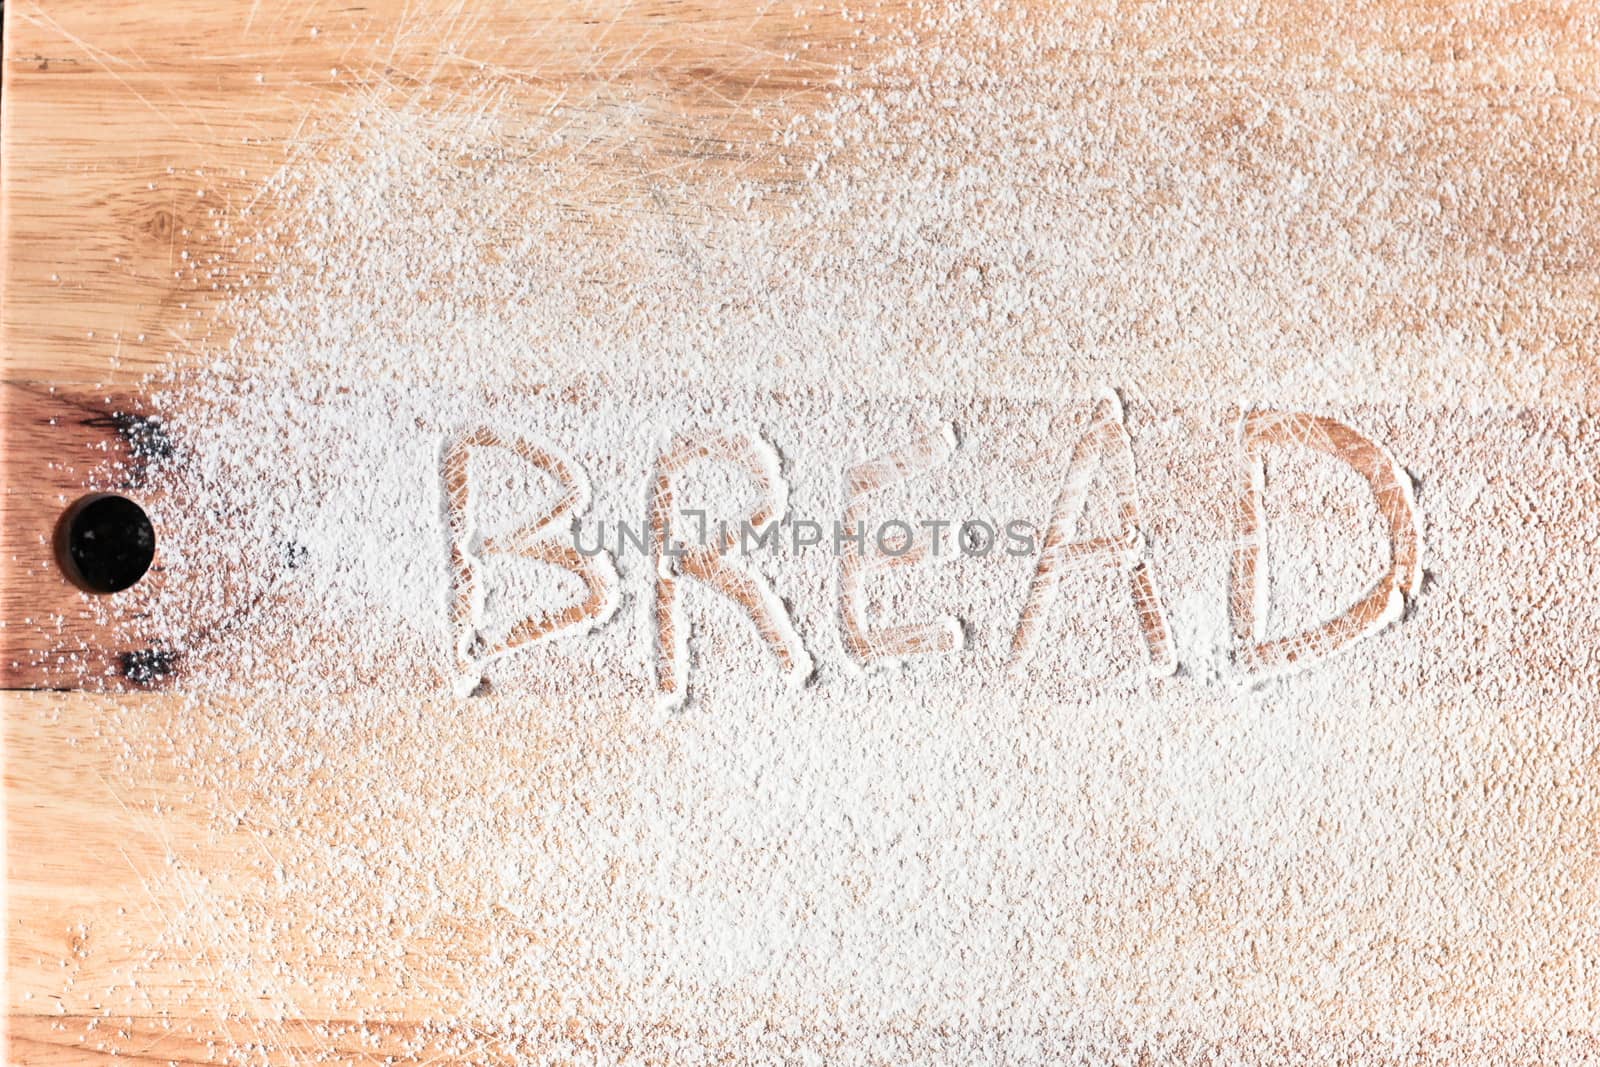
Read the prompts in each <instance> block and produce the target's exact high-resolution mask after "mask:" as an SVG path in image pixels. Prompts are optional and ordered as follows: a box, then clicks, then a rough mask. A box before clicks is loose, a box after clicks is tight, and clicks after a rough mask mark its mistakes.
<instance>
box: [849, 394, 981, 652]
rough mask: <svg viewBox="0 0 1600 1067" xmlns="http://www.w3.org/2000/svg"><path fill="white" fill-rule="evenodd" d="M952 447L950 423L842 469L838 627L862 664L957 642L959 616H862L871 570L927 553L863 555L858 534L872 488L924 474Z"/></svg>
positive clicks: (945, 648) (949, 647)
mask: <svg viewBox="0 0 1600 1067" xmlns="http://www.w3.org/2000/svg"><path fill="white" fill-rule="evenodd" d="M955 448H956V431H955V427H954V426H953V425H951V424H949V423H946V424H945V425H944V426H943V427H942V428H941V429H940V430H939V431H938V432H936V433H931V434H927V435H925V436H923V437H919V438H917V439H916V440H915V441H912V442H911V443H910V444H908V445H906V446H905V447H903V448H900V449H897V450H895V451H893V452H889V453H886V454H884V455H879V456H874V457H872V458H870V459H867V460H864V461H863V462H861V463H857V464H855V465H853V466H851V467H848V468H847V469H846V470H845V494H846V497H845V510H844V522H843V527H844V537H843V538H842V539H840V544H841V551H840V553H839V629H840V633H841V635H842V637H843V640H844V647H845V651H846V652H847V653H849V655H850V656H851V657H853V658H854V659H855V661H856V662H857V663H858V664H859V665H860V666H862V667H865V668H869V669H870V668H872V667H874V666H880V667H882V666H890V665H893V664H896V663H899V662H900V660H901V659H903V658H904V657H906V656H915V655H928V654H937V653H945V652H953V651H956V650H957V649H959V648H960V647H961V644H962V629H961V622H960V620H959V619H957V618H955V617H954V616H951V615H944V616H940V617H939V618H938V619H935V620H933V621H931V622H916V623H898V624H893V625H888V626H873V625H872V622H871V620H869V619H868V617H867V598H866V589H865V586H866V579H867V578H868V577H869V576H870V575H871V574H872V572H874V571H878V570H885V569H888V568H891V567H901V566H906V565H909V564H913V563H917V562H919V561H920V560H922V559H923V558H924V557H925V556H926V555H927V549H926V548H925V546H923V545H921V544H917V545H914V546H912V547H910V548H909V549H908V550H907V551H905V552H902V553H899V554H887V553H883V552H879V553H876V554H874V555H873V556H871V557H870V558H869V557H865V556H863V554H862V544H861V540H860V535H861V533H862V527H863V523H864V521H865V516H864V512H865V502H866V499H867V498H868V497H870V496H871V495H872V494H873V493H876V492H878V491H880V490H883V489H887V488H888V487H890V486H892V485H897V484H899V483H900V482H904V481H907V480H908V479H911V478H916V477H919V476H922V475H924V474H926V473H927V472H928V471H930V470H932V469H933V468H935V467H937V466H939V465H941V464H943V463H945V462H947V461H948V460H949V459H950V456H951V455H952V454H953V453H954V452H955Z"/></svg>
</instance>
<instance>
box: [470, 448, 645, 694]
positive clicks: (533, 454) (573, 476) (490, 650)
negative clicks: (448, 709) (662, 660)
mask: <svg viewBox="0 0 1600 1067" xmlns="http://www.w3.org/2000/svg"><path fill="white" fill-rule="evenodd" d="M486 448H497V449H505V450H507V451H509V452H511V453H513V454H514V455H516V456H518V457H519V458H521V459H522V460H523V461H525V462H526V463H528V464H529V465H530V466H532V467H534V468H536V469H538V470H540V471H542V472H544V473H545V474H547V475H549V476H550V478H552V479H553V480H554V481H555V482H556V484H557V485H559V486H560V487H561V495H560V496H559V497H558V498H557V500H556V502H555V503H554V504H553V505H551V506H550V507H549V508H547V509H546V510H545V511H544V513H543V514H541V515H539V516H538V517H536V518H534V519H533V520H531V521H529V522H527V523H524V524H523V525H522V526H519V527H517V528H516V529H515V530H512V531H511V532H509V533H506V534H499V535H495V536H482V535H480V533H479V531H478V529H477V527H476V524H475V522H474V519H473V508H472V500H473V494H472V486H471V484H470V479H469V477H468V460H469V459H470V457H471V454H472V452H473V451H474V450H476V449H486ZM441 467H442V470H443V474H444V488H445V506H446V511H447V519H448V525H449V529H450V589H451V592H450V596H451V625H452V628H453V630H454V632H455V634H456V665H457V670H458V674H457V683H456V684H457V689H458V690H459V691H461V692H463V693H467V692H471V691H472V690H473V689H475V688H477V686H478V685H480V684H481V682H482V680H483V672H484V670H485V669H486V668H487V667H488V665H489V663H490V662H491V661H492V660H495V659H498V658H499V657H501V656H504V655H507V654H508V653H510V652H514V651H516V650H517V649H519V648H522V647H525V646H527V645H532V644H537V643H539V642H542V641H548V640H550V639H551V638H555V637H560V636H565V635H576V634H582V633H587V632H589V631H590V630H592V629H594V628H595V627H596V626H599V625H601V624H602V623H604V622H605V621H606V620H607V619H609V618H610V617H611V615H612V614H613V613H614V612H615V611H616V609H617V584H618V583H617V571H616V567H615V566H614V565H613V564H612V561H611V558H610V556H609V555H607V554H605V553H594V554H583V553H580V552H578V550H577V549H576V548H574V547H573V546H571V545H569V544H565V543H563V542H561V541H560V540H557V539H556V538H555V537H553V536H552V533H553V526H554V524H555V523H556V521H557V520H558V519H561V518H563V517H565V516H569V515H573V514H576V513H580V512H582V511H583V510H584V509H586V508H587V507H588V506H589V488H588V484H587V483H586V482H585V481H584V479H583V478H582V477H581V475H580V474H579V473H578V471H577V469H576V468H575V467H574V466H573V465H572V464H570V463H568V462H567V461H566V460H564V459H562V458H560V457H559V456H557V455H555V454H554V453H553V452H551V451H549V450H547V449H545V448H541V447H540V446H538V445H535V444H533V443H531V442H529V441H527V440H524V439H523V438H520V437H503V436H501V435H500V434H497V433H494V432H493V431H490V430H485V429H476V430H470V431H468V432H466V433H463V434H460V435H458V436H455V437H453V438H447V439H446V441H445V444H444V447H443V455H442V457H441ZM496 554H499V555H515V556H522V557H524V558H526V559H531V560H535V561H537V562H540V563H545V564H549V565H550V566H553V567H560V568H561V569H563V570H566V571H570V572H571V573H572V574H574V575H576V576H577V577H578V578H579V579H580V580H581V581H582V582H583V587H584V599H583V600H581V601H579V602H577V603H574V604H569V605H568V606H566V607H565V608H561V609H559V610H556V611H552V612H547V613H545V614H541V615H537V616H528V617H525V618H523V619H521V620H520V621H519V622H517V624H516V625H514V626H513V627H512V628H511V631H510V632H509V633H508V634H507V635H506V636H505V638H504V639H502V640H501V641H500V642H498V643H497V644H495V645H493V646H490V645H489V644H488V638H487V637H486V635H485V634H484V632H483V622H484V603H485V600H486V593H485V590H484V588H483V582H482V581H480V580H479V577H478V571H479V569H480V568H479V567H478V564H479V563H481V562H482V560H483V559H484V558H485V557H486V556H490V555H496Z"/></svg>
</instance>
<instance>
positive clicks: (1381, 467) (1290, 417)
mask: <svg viewBox="0 0 1600 1067" xmlns="http://www.w3.org/2000/svg"><path fill="white" fill-rule="evenodd" d="M1239 444H1240V448H1241V451H1242V453H1243V458H1244V465H1245V487H1244V491H1243V493H1242V494H1241V496H1240V499H1239V509H1238V513H1237V519H1236V521H1235V526H1234V545H1233V567H1232V573H1231V575H1230V579H1229V596H1228V610H1229V616H1230V618H1231V620H1232V626H1233V639H1234V647H1235V653H1234V655H1235V660H1236V662H1237V663H1238V664H1239V665H1240V666H1241V667H1242V668H1243V669H1244V670H1245V671H1246V672H1247V673H1248V674H1251V675H1256V676H1264V675H1269V674H1275V673H1279V672H1282V671H1285V670H1289V669H1292V668H1295V667H1301V666H1304V665H1306V664H1308V663H1314V662H1316V661H1317V660H1319V659H1322V658H1324V657H1326V656H1328V655H1330V654H1331V653H1333V652H1336V651H1338V650H1339V649H1341V648H1343V647H1345V646H1346V645H1349V644H1350V643H1351V642H1353V641H1355V640H1356V639H1358V638H1361V637H1365V636H1367V635H1368V634H1372V633H1376V632H1377V631H1379V630H1381V629H1383V628H1384V627H1385V626H1387V625H1388V624H1389V623H1391V622H1394V621H1395V620H1397V619H1399V618H1400V616H1401V615H1402V614H1403V613H1404V611H1405V605H1406V599H1407V598H1408V597H1412V596H1415V595H1416V593H1417V589H1418V587H1419V586H1420V585H1421V582H1422V548H1421V545H1422V532H1421V527H1420V523H1419V520H1418V516H1417V506H1416V501H1415V499H1414V497H1413V495H1412V491H1411V478H1410V476H1409V475H1407V474H1406V472H1405V471H1404V470H1403V469H1401V467H1400V465H1399V464H1398V463H1396V462H1395V461H1394V459H1393V458H1392V457H1391V456H1390V455H1389V454H1388V453H1387V452H1385V451H1384V450H1383V449H1382V448H1381V447H1379V446H1378V445H1377V444H1374V443H1373V442H1372V441H1371V440H1369V439H1368V438H1366V437H1364V436H1362V435H1361V434H1359V433H1357V432H1356V431H1355V430H1352V429H1351V428H1350V427H1348V426H1346V425H1344V424H1343V423H1341V422H1337V421H1335V420H1333V419H1329V418H1323V417H1321V416H1317V415H1307V414H1304V413H1301V412H1287V411H1252V412H1249V413H1248V414H1246V415H1245V416H1244V418H1243V420H1242V421H1241V422H1240V424H1239ZM1273 445H1300V446H1302V447H1305V448H1311V449H1315V450H1316V451H1318V452H1322V453H1324V454H1326V455H1329V456H1332V457H1334V458H1335V459H1338V460H1340V461H1342V462H1344V463H1346V464H1348V465H1349V466H1350V467H1351V468H1353V469H1354V470H1355V471H1356V473H1358V474H1360V475H1361V477H1363V478H1364V479H1366V482H1367V484H1368V485H1369V486H1371V487H1372V493H1373V496H1374V497H1375V498H1376V500H1377V504H1378V512H1379V514H1380V515H1381V516H1382V517H1383V521H1384V525H1385V526H1386V527H1387V528H1388V532H1389V553H1390V556H1389V570H1388V572H1387V573H1385V574H1384V576H1383V577H1382V578H1380V579H1379V580H1378V583H1377V584H1376V585H1375V586H1373V587H1372V589H1371V590H1370V591H1369V592H1368V593H1367V594H1366V595H1365V596H1363V597H1362V598H1361V599H1360V600H1359V601H1357V602H1356V603H1355V604H1354V605H1352V606H1351V607H1350V608H1349V609H1347V610H1346V611H1345V612H1343V613H1342V614H1340V615H1338V616H1337V617H1335V618H1333V619H1331V620H1329V621H1328V622H1325V623H1323V624H1322V625H1320V626H1315V627H1312V628H1311V629H1309V630H1305V631H1303V632H1301V633H1297V634H1291V635H1289V636H1287V637H1276V638H1268V637H1267V635H1266V632H1265V631H1266V619H1267V588H1268V583H1267V571H1268V566H1267V565H1264V564H1263V563H1262V561H1261V551H1262V548H1263V546H1264V545H1265V543H1266V514H1265V511H1264V509H1263V506H1262V491H1263V489H1264V488H1265V485H1266V449H1267V448H1268V447H1269V446H1273Z"/></svg>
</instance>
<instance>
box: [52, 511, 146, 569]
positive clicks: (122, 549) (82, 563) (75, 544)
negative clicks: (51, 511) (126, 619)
mask: <svg viewBox="0 0 1600 1067" xmlns="http://www.w3.org/2000/svg"><path fill="white" fill-rule="evenodd" d="M155 556H156V531H155V527H153V526H151V525H150V517H149V516H148V515H146V514H145V513H144V508H141V507H140V506H139V505H138V504H135V503H134V502H133V501H131V500H129V499H128V498H127V497H125V496H113V495H111V494H109V493H96V494H93V495H91V496H86V497H84V498H83V499H82V500H79V501H78V502H77V503H75V504H73V505H72V506H71V507H70V508H68V509H67V510H66V511H65V512H64V513H63V514H62V516H61V521H60V523H58V524H57V526H56V558H57V560H58V561H59V562H60V564H61V569H62V570H63V571H65V572H66V575H67V577H68V578H70V579H71V580H72V582H73V584H74V585H76V586H78V587H79V588H80V589H86V590H88V591H89V592H91V593H120V592H122V591H123V590H124V589H127V588H128V587H129V586H131V585H133V584H134V583H135V582H137V581H138V580H139V579H140V578H143V577H144V573H145V571H147V570H149V569H150V561H151V560H153V559H155Z"/></svg>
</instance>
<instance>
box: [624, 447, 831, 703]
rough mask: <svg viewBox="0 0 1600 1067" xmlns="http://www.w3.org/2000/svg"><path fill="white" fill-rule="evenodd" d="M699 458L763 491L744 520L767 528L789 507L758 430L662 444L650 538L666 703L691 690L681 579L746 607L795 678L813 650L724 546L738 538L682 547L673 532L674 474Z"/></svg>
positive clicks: (805, 670) (660, 680)
mask: <svg viewBox="0 0 1600 1067" xmlns="http://www.w3.org/2000/svg"><path fill="white" fill-rule="evenodd" d="M701 460H710V461H716V462H724V463H731V464H733V465H734V466H736V467H739V468H742V469H743V470H744V471H745V473H747V474H748V475H749V476H750V477H751V479H752V480H753V481H754V482H755V483H756V485H757V487H758V488H759V489H760V490H761V492H762V495H763V498H764V503H762V504H760V505H758V506H757V507H756V509H755V510H754V511H752V512H751V513H750V515H749V517H748V518H747V519H746V523H747V525H748V527H749V528H750V529H752V530H755V531H756V532H758V533H759V532H763V531H765V530H766V529H767V528H768V527H769V526H771V525H772V524H773V523H775V522H778V521H779V520H781V519H782V518H783V516H784V514H785V512H786V511H787V510H788V495H789V494H788V485H787V483H786V482H785V481H784V479H783V475H782V472H781V470H780V466H779V462H778V454H777V452H776V451H775V450H774V449H773V448H772V446H771V445H769V444H767V442H765V441H764V440H762V439H761V438H760V437H758V436H756V435H754V434H744V433H715V434H705V435H693V434H681V435H678V436H676V437H674V438H673V439H672V441H671V443H670V444H669V445H667V446H666V447H665V448H664V449H662V451H661V453H660V455H659V457H658V458H657V460H656V468H655V474H654V477H653V478H652V481H651V486H652V490H651V499H650V507H649V514H650V543H651V549H652V552H653V554H654V557H655V564H656V596H655V633H656V690H657V694H658V696H659V699H660V704H661V706H662V707H663V708H664V709H668V710H670V709H675V708H678V707H681V706H682V704H683V702H684V700H685V699H686V698H687V696H688V690H689V678H688V674H689V634H688V624H687V623H686V622H685V621H684V619H683V618H682V613H681V610H680V606H679V603H678V600H679V595H680V588H679V583H680V579H681V578H684V577H688V578H694V579H695V580H697V581H700V582H702V583H704V584H705V585H707V586H708V587H710V588H712V589H714V590H716V591H717V592H719V593H721V594H722V595H723V596H725V597H727V598H728V599H729V600H731V601H733V602H734V603H735V604H737V605H739V607H741V608H743V609H744V612H745V614H746V615H748V616H749V617H750V621H751V622H752V623H754V624H755V627H756V630H757V632H759V633H760V635H761V639H762V641H763V642H765V644H766V645H767V647H768V648H770V649H771V650H772V654H773V655H774V656H775V657H776V658H777V661H778V669H779V673H780V674H781V675H782V676H783V677H784V678H785V680H786V681H788V682H789V683H790V684H792V685H797V684H801V683H803V682H804V681H805V680H806V679H807V678H809V677H810V676H811V670H812V663H811V657H810V655H809V654H808V653H807V652H806V650H805V647H804V645H803V644H802V643H801V641H800V635H799V633H798V632H797V631H796V630H795V628H794V624H793V623H792V621H791V620H790V618H789V613H788V610H787V609H786V608H785V607H784V605H783V602H782V601H781V600H779V599H778V597H777V595H776V594H775V593H773V591H772V589H771V588H770V587H769V586H768V585H767V584H766V583H765V582H764V581H762V580H761V579H760V578H758V577H756V576H755V575H753V574H752V573H750V572H749V571H748V570H746V569H744V568H743V567H740V566H737V565H736V564H734V563H732V562H730V561H729V560H728V559H727V558H726V557H725V553H726V552H728V550H729V549H731V548H732V547H733V546H734V544H735V542H736V540H737V538H736V537H735V535H734V534H732V533H731V532H729V531H727V530H726V529H724V530H722V531H721V532H720V533H719V536H718V537H716V538H715V539H714V540H713V541H712V542H711V543H710V544H700V545H694V546H683V545H680V544H677V543H676V542H673V541H672V539H671V526H672V514H673V510H674V503H673V500H674V489H675V480H676V478H677V476H678V475H679V474H680V473H681V472H682V471H683V470H684V469H685V468H687V467H688V466H689V465H690V464H693V463H695V462H698V461H701Z"/></svg>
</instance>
